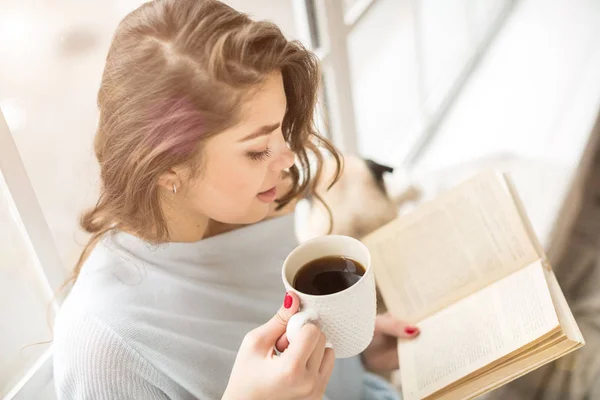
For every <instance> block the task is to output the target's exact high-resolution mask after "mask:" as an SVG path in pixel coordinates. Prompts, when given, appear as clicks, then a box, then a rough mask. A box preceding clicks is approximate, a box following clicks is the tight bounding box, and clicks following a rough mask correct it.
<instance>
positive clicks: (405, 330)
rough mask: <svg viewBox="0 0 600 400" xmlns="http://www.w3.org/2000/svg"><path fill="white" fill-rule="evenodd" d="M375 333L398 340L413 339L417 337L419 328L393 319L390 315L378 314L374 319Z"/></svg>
mask: <svg viewBox="0 0 600 400" xmlns="http://www.w3.org/2000/svg"><path fill="white" fill-rule="evenodd" d="M375 332H376V333H383V334H385V335H389V336H395V337H399V338H414V337H416V336H418V335H419V333H420V331H419V328H418V327H416V326H414V325H412V324H409V323H408V322H404V321H401V320H399V319H398V318H396V317H394V316H393V315H391V314H390V313H386V314H380V315H378V316H377V318H376V319H375Z"/></svg>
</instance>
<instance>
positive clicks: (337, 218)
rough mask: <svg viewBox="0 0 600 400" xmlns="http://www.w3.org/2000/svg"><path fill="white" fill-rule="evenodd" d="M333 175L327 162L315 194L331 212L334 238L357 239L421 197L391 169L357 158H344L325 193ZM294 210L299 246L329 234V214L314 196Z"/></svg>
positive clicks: (416, 190) (333, 166)
mask: <svg viewBox="0 0 600 400" xmlns="http://www.w3.org/2000/svg"><path fill="white" fill-rule="evenodd" d="M394 174H396V176H394ZM334 175H335V162H334V161H333V159H328V160H326V161H325V163H324V166H323V177H324V178H323V179H321V182H320V184H319V186H318V187H317V188H316V192H317V193H318V194H319V195H320V196H321V198H322V199H323V200H324V201H325V203H326V204H327V206H328V207H329V208H330V210H331V213H332V216H333V221H332V222H333V226H332V229H331V233H332V234H336V235H346V236H351V237H354V238H357V239H360V238H362V237H364V236H366V235H368V234H369V233H371V232H373V231H375V230H376V229H378V228H380V227H382V226H383V225H385V224H387V223H388V222H390V221H392V220H394V219H395V218H396V217H397V216H398V209H399V206H400V205H401V204H402V203H404V202H410V201H415V200H417V199H418V197H419V194H420V193H419V190H418V188H417V187H416V186H414V185H413V184H411V183H410V182H409V181H408V179H406V177H405V176H402V175H401V173H400V172H397V173H394V169H393V168H391V167H388V166H385V165H382V164H378V163H376V162H374V161H371V160H365V159H363V158H360V157H356V156H346V157H345V159H344V169H343V171H342V175H341V176H340V179H339V180H338V182H337V183H336V184H335V185H333V187H332V188H331V189H329V190H327V188H328V186H329V185H330V184H331V182H332V180H333V177H334ZM386 178H387V179H386ZM388 182H393V183H395V186H394V185H391V184H389V183H388ZM390 192H393V193H390ZM296 210H297V212H296V222H297V223H296V229H297V235H298V238H299V240H300V241H301V242H303V241H305V240H308V239H311V238H314V237H317V236H321V235H326V234H327V233H329V228H330V226H331V221H330V218H329V213H328V212H327V209H326V208H325V206H324V205H323V204H322V203H321V202H320V201H317V200H316V198H315V197H314V196H313V197H312V198H310V199H307V200H303V201H302V202H301V203H299V204H298V207H297V209H296Z"/></svg>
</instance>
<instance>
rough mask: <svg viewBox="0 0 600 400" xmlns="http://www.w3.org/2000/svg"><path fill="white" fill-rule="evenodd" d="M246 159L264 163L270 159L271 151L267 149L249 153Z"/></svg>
mask: <svg viewBox="0 0 600 400" xmlns="http://www.w3.org/2000/svg"><path fill="white" fill-rule="evenodd" d="M248 157H250V159H251V160H252V161H264V160H266V159H267V158H269V157H271V149H270V148H268V147H267V148H266V149H265V150H264V151H259V152H255V151H249V152H248Z"/></svg>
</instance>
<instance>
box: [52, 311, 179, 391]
mask: <svg viewBox="0 0 600 400" xmlns="http://www.w3.org/2000/svg"><path fill="white" fill-rule="evenodd" d="M53 359H54V379H55V386H56V392H57V395H58V397H59V399H88V398H94V399H122V398H146V399H166V398H167V397H166V395H165V394H164V393H165V392H164V390H165V389H166V387H167V382H166V380H165V378H164V376H162V374H161V373H160V372H158V371H157V370H156V369H155V368H154V367H153V366H152V365H150V363H149V362H147V361H146V360H145V359H144V358H143V357H141V356H140V355H139V354H138V353H137V352H136V351H135V350H133V349H132V348H131V347H130V346H129V345H128V344H127V343H126V342H125V341H124V340H123V339H122V338H121V337H120V336H119V335H118V334H117V333H116V332H114V331H113V330H112V329H111V328H109V327H108V326H107V325H106V324H104V323H103V322H102V321H101V320H100V319H98V318H96V317H94V316H92V315H77V316H72V315H71V316H66V315H60V316H59V320H58V321H57V324H56V327H55V338H54V355H53Z"/></svg>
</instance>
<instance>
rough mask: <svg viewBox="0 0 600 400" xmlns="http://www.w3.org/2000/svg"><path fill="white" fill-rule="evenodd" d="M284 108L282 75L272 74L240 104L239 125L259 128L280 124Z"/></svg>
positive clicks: (285, 102)
mask: <svg viewBox="0 0 600 400" xmlns="http://www.w3.org/2000/svg"><path fill="white" fill-rule="evenodd" d="M286 106H287V100H286V97H285V90H284V88H283V78H282V75H281V73H280V72H275V73H272V74H270V75H269V76H268V77H267V79H265V81H264V82H263V84H262V85H261V86H260V87H259V88H258V89H257V90H255V91H254V92H253V93H252V95H251V96H250V97H249V98H248V99H247V100H246V101H245V102H244V103H243V104H242V109H241V113H240V124H244V125H253V126H254V127H255V128H260V127H262V126H264V125H272V124H275V123H277V122H281V120H282V119H283V116H284V114H285V110H286Z"/></svg>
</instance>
